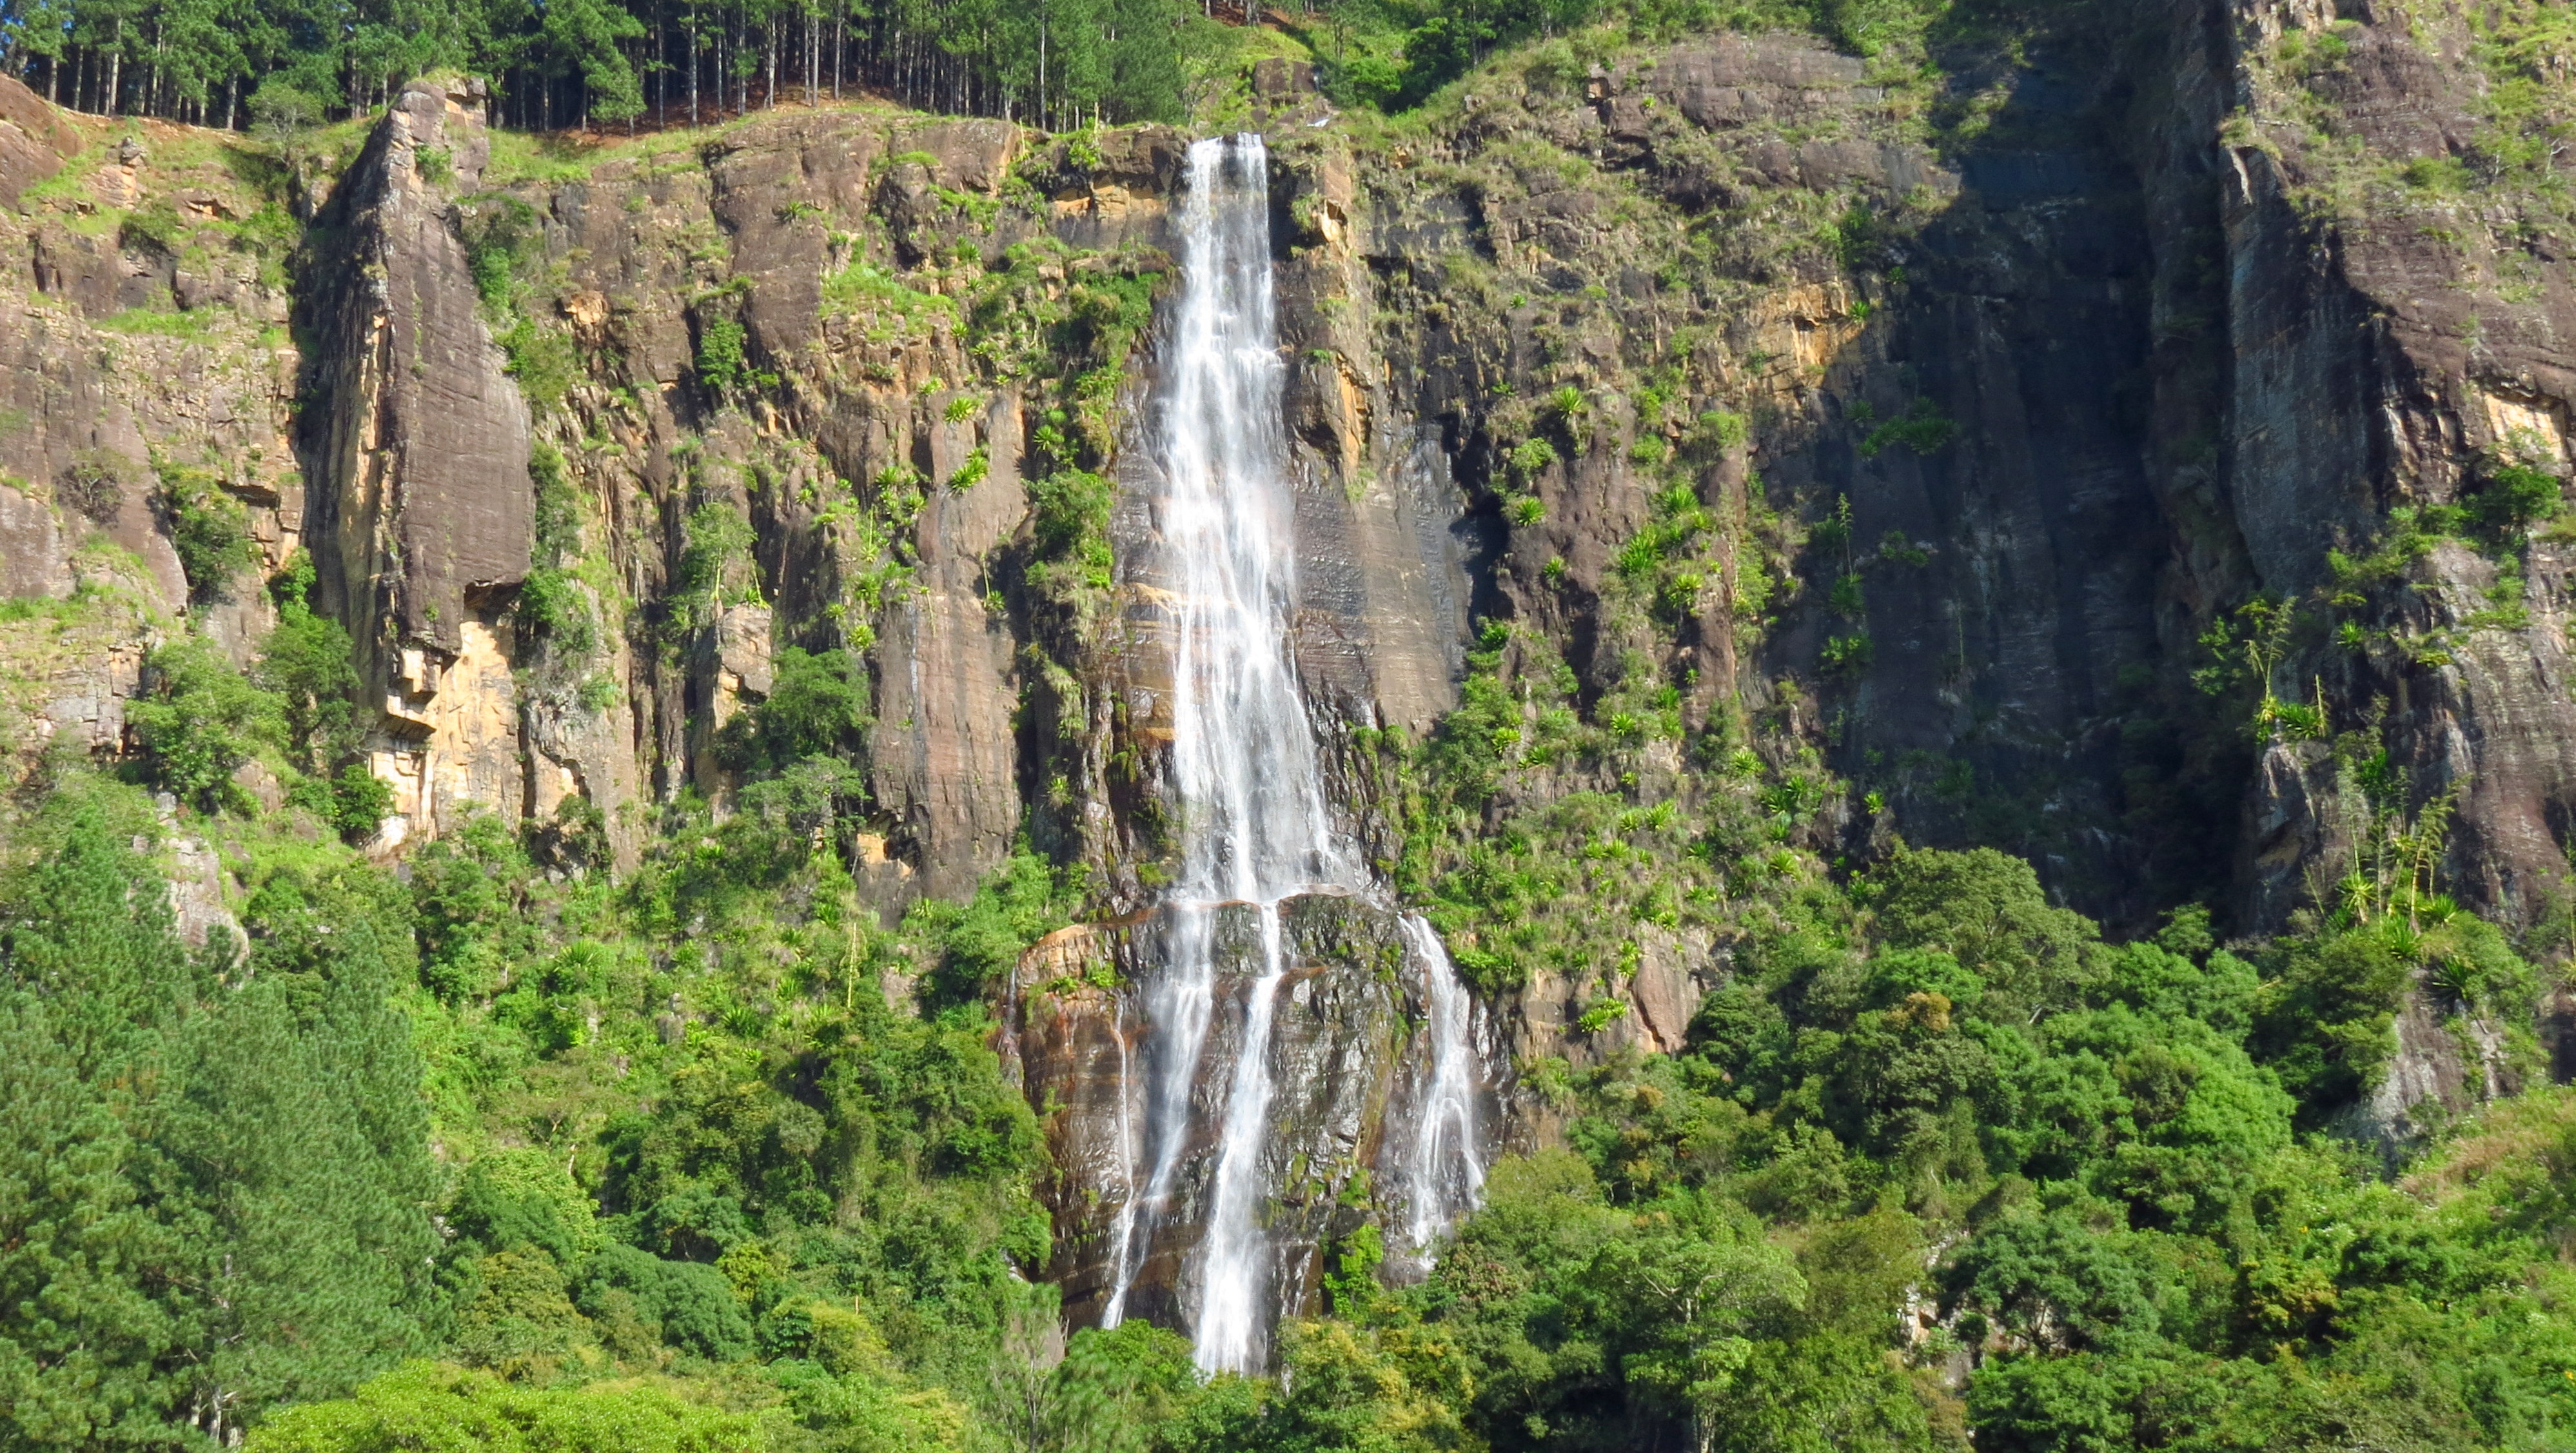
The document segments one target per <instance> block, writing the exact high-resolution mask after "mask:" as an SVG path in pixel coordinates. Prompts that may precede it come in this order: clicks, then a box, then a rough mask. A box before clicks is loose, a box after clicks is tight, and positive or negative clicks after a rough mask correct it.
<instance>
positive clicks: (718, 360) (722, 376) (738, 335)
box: [697, 317, 748, 393]
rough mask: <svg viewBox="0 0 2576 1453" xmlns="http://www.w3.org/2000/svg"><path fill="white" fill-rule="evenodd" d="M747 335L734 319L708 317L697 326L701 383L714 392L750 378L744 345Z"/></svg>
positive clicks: (735, 385) (720, 391)
mask: <svg viewBox="0 0 2576 1453" xmlns="http://www.w3.org/2000/svg"><path fill="white" fill-rule="evenodd" d="M747 342H748V335H746V334H745V333H744V332H743V328H742V324H740V323H738V322H736V321H734V320H733V319H731V318H721V317H719V318H709V319H707V320H706V321H705V322H703V323H701V324H699V325H698V358H697V370H698V382H699V384H700V385H702V386H703V387H705V388H706V389H707V390H708V391H709V392H711V393H723V392H725V391H726V390H728V389H732V388H736V387H738V386H740V385H741V384H742V383H743V381H744V380H745V378H746V377H748V365H747V363H746V362H745V356H744V347H745V344H746V343H747Z"/></svg>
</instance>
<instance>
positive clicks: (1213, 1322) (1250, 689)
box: [1101, 135, 1483, 1372]
mask: <svg viewBox="0 0 2576 1453" xmlns="http://www.w3.org/2000/svg"><path fill="white" fill-rule="evenodd" d="M1176 222H1177V231H1178V233H1179V241H1180V264H1181V289H1180V294H1179V297H1178V299H1177V300H1176V303H1175V307H1174V311H1173V314H1172V319H1171V330H1170V335H1169V347H1168V350H1167V352H1166V355H1165V359H1164V392H1163V396H1162V398H1161V401H1160V402H1161V408H1162V419H1161V432H1160V437H1159V440H1158V444H1159V447H1160V452H1161V460H1162V465H1163V473H1164V477H1165V481H1166V485H1165V489H1164V491H1163V494H1162V497H1161V498H1160V499H1159V500H1158V501H1157V502H1156V506H1155V508H1156V516H1155V526H1156V529H1157V532H1158V534H1159V535H1160V538H1161V546H1162V552H1163V555H1164V558H1166V559H1168V560H1169V561H1170V562H1172V566H1171V573H1172V576H1173V579H1172V581H1171V588H1172V592H1173V603H1172V605H1171V606H1170V615H1171V629H1172V656H1173V660H1172V693H1171V713H1172V755H1171V769H1170V785H1171V788H1172V794H1173V796H1174V797H1175V798H1176V799H1177V803H1178V807H1179V812H1178V817H1179V823H1180V833H1181V871H1180V873H1179V875H1178V877H1177V879H1176V881H1175V882H1174V884H1173V886H1172V888H1171V889H1170V891H1169V892H1168V893H1167V894H1166V895H1165V898H1164V910H1165V911H1164V922H1165V934H1164V939H1163V945H1164V963H1163V971H1162V972H1161V973H1160V974H1159V975H1158V976H1157V977H1156V979H1155V981H1154V983H1153V984H1152V986H1151V987H1150V989H1149V990H1148V991H1147V1012H1148V1015H1149V1017H1150V1022H1151V1026H1152V1036H1153V1037H1152V1043H1151V1051H1150V1053H1149V1054H1148V1055H1147V1057H1146V1058H1147V1060H1148V1065H1149V1068H1148V1071H1147V1072H1148V1073H1149V1074H1150V1075H1151V1076H1152V1083H1151V1084H1150V1085H1149V1086H1148V1087H1147V1092H1146V1095H1145V1102H1146V1107H1147V1119H1148V1123H1147V1129H1148V1132H1149V1138H1150V1141H1151V1144H1150V1154H1151V1156H1152V1163H1151V1164H1152V1169H1151V1174H1150V1175H1149V1176H1146V1177H1143V1178H1142V1179H1143V1180H1144V1187H1143V1195H1142V1197H1141V1198H1139V1197H1137V1196H1135V1195H1133V1194H1132V1191H1131V1194H1130V1196H1129V1197H1128V1201H1127V1204H1125V1205H1123V1206H1121V1208H1120V1210H1119V1212H1118V1215H1117V1217H1116V1218H1115V1220H1114V1221H1113V1224H1112V1228H1111V1235H1112V1236H1113V1237H1114V1238H1115V1239H1116V1241H1117V1243H1118V1244H1117V1246H1116V1248H1115V1251H1114V1256H1113V1262H1112V1277H1113V1281H1112V1285H1111V1288H1110V1293H1109V1297H1108V1299H1107V1301H1106V1302H1105V1303H1104V1305H1103V1308H1102V1313H1101V1322H1102V1324H1103V1325H1104V1326H1116V1325H1117V1324H1118V1322H1119V1321H1120V1320H1121V1319H1122V1318H1124V1317H1125V1315H1126V1306H1127V1298H1128V1294H1129V1292H1130V1291H1131V1290H1132V1289H1133V1286H1134V1284H1135V1281H1136V1278H1137V1276H1138V1275H1139V1273H1140V1271H1141V1270H1142V1268H1143V1266H1144V1263H1145V1261H1146V1260H1147V1257H1146V1255H1145V1253H1146V1251H1148V1250H1149V1249H1150V1248H1151V1245H1152V1238H1153V1237H1154V1235H1155V1233H1156V1232H1157V1231H1158V1230H1159V1229H1160V1224H1161V1223H1162V1221H1163V1220H1165V1219H1167V1217H1166V1213H1167V1211H1168V1209H1169V1206H1170V1202H1171V1199H1172V1197H1173V1196H1174V1194H1175V1193H1176V1191H1177V1190H1178V1188H1179V1183H1180V1179H1181V1174H1182V1171H1183V1168H1184V1165H1185V1162H1186V1161H1187V1159H1188V1154H1189V1151H1190V1141H1191V1133H1190V1132H1191V1120H1192V1115H1191V1108H1192V1107H1191V1102H1192V1096H1193V1091H1194V1090H1196V1089H1198V1088H1199V1082H1200V1079H1201V1077H1202V1075H1203V1074H1205V1073H1206V1071H1207V1067H1206V1066H1205V1065H1204V1064H1203V1063H1202V1059H1203V1056H1204V1054H1205V1051H1206V1048H1207V1044H1208V1038H1209V1029H1210V1025H1211V1022H1212V1021H1213V1020H1214V1019H1215V1017H1216V1012H1217V1008H1218V1003H1219V992H1220V986H1219V984H1218V981H1217V973H1216V971H1217V960H1218V958H1219V951H1218V949H1219V946H1218V943H1217V929H1218V924H1219V912H1218V910H1219V909H1220V908H1221V907H1223V906H1224V905H1229V904H1232V905H1249V906H1251V907H1252V908H1253V909H1254V910H1255V911H1256V913H1257V916H1258V925H1259V945H1258V947H1259V952H1260V962H1259V964H1258V966H1257V972H1256V973H1254V974H1252V975H1250V976H1248V980H1246V979H1237V980H1236V981H1235V983H1234V985H1229V986H1227V987H1226V993H1227V995H1228V996H1229V997H1228V1000H1227V1007H1228V1009H1229V1010H1231V1009H1232V1008H1233V1007H1234V1006H1233V1001H1232V999H1231V997H1230V996H1231V994H1232V993H1233V992H1235V985H1239V986H1240V989H1241V992H1243V994H1244V995H1245V997H1244V999H1243V1000H1242V1002H1241V1018H1240V1023H1241V1025H1242V1037H1241V1042H1240V1043H1239V1045H1237V1047H1236V1052H1235V1058H1234V1063H1233V1067H1232V1073H1231V1075H1230V1076H1228V1078H1227V1083H1226V1084H1225V1087H1224V1096H1225V1098H1224V1101H1223V1110H1222V1113H1221V1114H1220V1115H1218V1116H1216V1117H1215V1121H1216V1129H1217V1133H1218V1139H1217V1143H1216V1146H1215V1161H1216V1164H1215V1170H1214V1173H1213V1175H1212V1176H1211V1177H1210V1180H1209V1183H1208V1189H1207V1196H1206V1215H1205V1224H1204V1227H1203V1231H1202V1237H1201V1240H1200V1242H1199V1245H1198V1252H1199V1255H1198V1257H1197V1260H1196V1265H1195V1266H1194V1267H1193V1268H1191V1269H1190V1270H1188V1271H1185V1272H1184V1274H1183V1276H1182V1279H1181V1280H1182V1285H1181V1291H1182V1295H1183V1297H1184V1300H1185V1301H1188V1300H1191V1299H1192V1298H1193V1296H1194V1298H1195V1306H1194V1307H1193V1308H1192V1310H1191V1318H1190V1319H1191V1329H1192V1332H1193V1334H1194V1338H1195V1344H1196V1351H1197V1360H1198V1363H1199V1366H1200V1367H1202V1368H1204V1369H1208V1370H1211V1371H1215V1370H1229V1371H1239V1372H1253V1371H1258V1370H1260V1368H1261V1366H1262V1365H1263V1363H1264V1361H1265V1360H1266V1357H1267V1354H1268V1346H1267V1343H1268V1338H1269V1334H1270V1328H1271V1323H1272V1322H1273V1321H1274V1320H1275V1318H1276V1316H1277V1314H1278V1312H1279V1311H1280V1307H1279V1306H1278V1305H1277V1303H1278V1302H1279V1300H1280V1295H1281V1294H1280V1291H1279V1289H1278V1287H1277V1285H1276V1282H1277V1280H1278V1276H1277V1261H1278V1257H1277V1254H1276V1251H1275V1249H1274V1248H1273V1247H1272V1245H1271V1244H1270V1239H1269V1237H1268V1236H1267V1235H1266V1234H1265V1233H1264V1231H1263V1229H1262V1226H1261V1224H1260V1220H1261V1218H1260V1214H1259V1213H1260V1209H1261V1206H1262V1203H1263V1201H1264V1199H1265V1198H1266V1197H1267V1196H1268V1195H1269V1194H1270V1191H1271V1187H1270V1186H1269V1185H1268V1184H1267V1183H1266V1177H1265V1174H1264V1167H1263V1164H1262V1159H1263V1150H1264V1147H1265V1146H1266V1145H1267V1144H1268V1142H1269V1140H1270V1125H1269V1116H1270V1106H1271V1101H1272V1098H1273V1094H1274V1090H1275V1086H1274V1084H1273V1082H1272V1072H1271V1063H1270V1061H1271V1040H1272V1031H1273V1026H1274V1024H1275V1023H1276V1019H1277V1012H1278V1000H1279V997H1280V989H1281V986H1282V985H1283V983H1284V982H1285V980H1286V979H1287V976H1288V973H1289V970H1290V967H1291V964H1290V959H1289V953H1288V947H1287V944H1286V943H1285V941H1284V940H1285V935H1284V930H1283V925H1282V924H1281V921H1280V911H1279V904H1280V901H1281V900H1282V899H1285V898H1288V897H1291V896H1294V895H1297V894H1301V893H1312V892H1325V893H1347V894H1352V895H1357V896H1364V897H1375V896H1376V894H1375V892H1374V889H1373V887H1372V885H1371V884H1370V882H1369V879H1368V874H1367V871H1366V870H1365V868H1363V867H1362V865H1361V862H1360V859H1359V855H1358V853H1357V852H1356V851H1355V848H1354V845H1353V844H1352V843H1350V842H1349V841H1348V840H1347V839H1345V838H1343V837H1342V836H1341V835H1339V834H1337V833H1336V832H1335V831H1334V829H1333V825H1332V816H1331V813H1330V810H1329V808H1328V806H1327V803H1326V800H1325V791H1324V777H1323V771H1322V767H1321V764H1320V762H1319V760H1318V755H1317V751H1316V746H1315V737H1314V730H1313V728H1312V726H1311V725H1310V724H1309V722H1308V720H1307V716H1306V702H1305V694H1304V692H1303V691H1302V690H1301V688H1300V687H1299V685H1298V681H1297V674H1296V666H1295V657H1294V654H1293V652H1292V650H1291V647H1290V641H1289V631H1288V622H1289V616H1290V612H1291V611H1292V610H1293V608H1294V606H1295V601H1296V575H1295V560H1296V556H1295V551H1294V548H1293V544H1294V537H1293V515H1294V501H1293V499H1292V497H1291V495H1290V489H1289V477H1288V461H1287V458H1286V453H1285V447H1284V446H1285V434H1286V430H1285V426H1284V419H1283V415H1282V409H1281V395H1282V387H1283V384H1284V381H1285V380H1284V374H1285V367H1284V365H1283V363H1282V361H1281V359H1280V356H1279V350H1278V344H1277V335H1276V331H1275V327H1274V301H1273V297H1272V291H1271V270H1270V202H1269V158H1268V154H1267V152H1266V150H1265V148H1264V147H1263V145H1262V142H1261V138H1260V137H1258V136H1252V135H1243V136H1236V137H1232V138H1219V139H1211V140H1206V141H1200V142H1196V143H1194V144H1192V146H1191V147H1190V152H1189V178H1188V182H1187V189H1186V191H1185V192H1184V194H1183V196H1182V198H1181V205H1180V209H1179V214H1178V217H1177V219H1176ZM1405 931H1406V933H1407V935H1408V936H1413V935H1415V934H1417V933H1418V934H1419V936H1420V937H1419V940H1418V941H1427V942H1428V943H1429V944H1430V952H1429V953H1427V954H1424V955H1422V957H1423V959H1424V961H1425V963H1426V965H1430V966H1433V967H1431V968H1429V969H1427V972H1428V973H1429V975H1430V980H1431V988H1430V995H1431V1000H1432V1017H1433V1021H1434V1029H1435V1035H1434V1038H1435V1040H1438V1041H1439V1042H1440V1043H1441V1044H1442V1045H1443V1046H1444V1047H1443V1048H1442V1049H1440V1050H1438V1051H1435V1063H1434V1067H1433V1071H1432V1074H1431V1077H1430V1079H1431V1083H1432V1085H1433V1086H1434V1090H1433V1094H1434V1097H1435V1099H1438V1098H1439V1097H1441V1096H1444V1095H1445V1096H1446V1097H1447V1099H1445V1100H1442V1101H1441V1102H1440V1103H1441V1108H1438V1109H1427V1110H1426V1112H1425V1113H1426V1114H1427V1115H1432V1116H1436V1117H1437V1120H1438V1126H1439V1128H1438V1129H1437V1130H1436V1131H1434V1130H1432V1129H1430V1128H1429V1126H1428V1125H1426V1135H1427V1136H1429V1137H1430V1138H1431V1139H1432V1140H1433V1141H1434V1142H1435V1143H1433V1144H1430V1145H1428V1146H1426V1147H1423V1148H1421V1149H1418V1150H1417V1152H1416V1156H1417V1159H1422V1158H1425V1157H1429V1158H1437V1157H1438V1156H1440V1155H1442V1154H1444V1153H1450V1154H1459V1153H1463V1155H1464V1157H1465V1160H1466V1169H1465V1170H1464V1171H1463V1172H1461V1173H1459V1174H1456V1175H1445V1176H1444V1175H1442V1174H1440V1173H1439V1172H1437V1171H1432V1172H1430V1173H1429V1174H1427V1175H1426V1176H1419V1177H1416V1179H1417V1181H1418V1182H1419V1183H1420V1184H1421V1185H1422V1186H1423V1187H1426V1188H1427V1187H1432V1186H1437V1187H1439V1188H1440V1189H1439V1190H1438V1191H1436V1192H1433V1193H1431V1198H1430V1199H1426V1198H1425V1195H1424V1194H1423V1193H1421V1192H1418V1193H1417V1196H1416V1201H1417V1205H1416V1209H1415V1212H1414V1215H1415V1219H1416V1221H1417V1223H1420V1224H1421V1225H1422V1227H1423V1229H1422V1230H1421V1231H1420V1232H1418V1233H1417V1235H1418V1237H1421V1236H1428V1235H1431V1234H1436V1230H1437V1229H1438V1228H1437V1227H1434V1226H1432V1225H1431V1224H1430V1223H1428V1222H1424V1221H1423V1220H1422V1218H1423V1217H1424V1216H1426V1215H1429V1216H1433V1217H1435V1218H1448V1217H1452V1216H1454V1214H1455V1210H1456V1209H1457V1207H1458V1206H1459V1205H1462V1204H1465V1202H1461V1201H1458V1200H1457V1199H1456V1196H1454V1195H1452V1194H1451V1191H1452V1190H1453V1189H1458V1188H1463V1189H1458V1193H1459V1194H1463V1195H1464V1196H1466V1197H1468V1198H1472V1197H1473V1195H1474V1193H1475V1188H1476V1186H1477V1185H1478V1184H1480V1183H1481V1181H1482V1174H1483V1173H1482V1170H1481V1168H1480V1167H1477V1166H1476V1165H1475V1163H1474V1157H1475V1150H1474V1129H1475V1126H1474V1116H1475V1111H1474V1106H1473V1097H1474V1067H1473V1064H1472V1062H1471V1059H1470V1057H1469V1051H1468V1050H1467V1048H1466V1038H1465V1025H1466V1020H1467V1013H1468V1009H1467V1005H1466V1001H1465V994H1464V991H1463V990H1460V989H1459V988H1458V985H1457V980H1456V977H1455V975H1454V974H1452V973H1451V972H1449V963H1448V958H1447V956H1446V955H1445V954H1441V953H1440V952H1439V944H1438V940H1437V938H1436V937H1434V936H1433V935H1432V934H1431V932H1430V929H1429V927H1428V926H1427V925H1418V924H1417V922H1416V921H1415V920H1411V919H1408V920H1407V927H1406V930H1405ZM1444 995H1445V996H1446V997H1445V998H1444V997H1443V996H1444ZM1229 1022H1233V1021H1232V1020H1231V1019H1229ZM1450 1037H1454V1038H1455V1039H1456V1041H1457V1043H1456V1046H1455V1048H1454V1051H1453V1050H1452V1049H1451V1048H1449V1047H1447V1039H1448V1038H1450ZM1453 1135H1454V1136H1455V1137H1456V1138H1455V1139H1454V1141H1453V1140H1452V1139H1451V1137H1452V1136H1453ZM1424 1164H1425V1165H1426V1167H1427V1166H1428V1165H1429V1161H1428V1160H1425V1161H1424ZM1129 1165H1130V1169H1129V1173H1128V1183H1129V1185H1130V1187H1131V1188H1132V1187H1133V1186H1134V1184H1135V1182H1136V1181H1137V1180H1138V1179H1139V1178H1138V1177H1137V1176H1136V1175H1135V1174H1134V1172H1133V1162H1132V1160H1131V1161H1130V1163H1129ZM1140 1199H1141V1205H1140V1204H1139V1202H1140ZM1444 1224H1445V1219H1444Z"/></svg>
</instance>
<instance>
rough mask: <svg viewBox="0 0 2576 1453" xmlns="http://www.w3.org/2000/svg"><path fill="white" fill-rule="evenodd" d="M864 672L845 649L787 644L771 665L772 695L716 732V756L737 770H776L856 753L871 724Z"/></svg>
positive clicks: (747, 708) (727, 765) (770, 689)
mask: <svg viewBox="0 0 2576 1453" xmlns="http://www.w3.org/2000/svg"><path fill="white" fill-rule="evenodd" d="M868 700H869V688H868V681H867V677H866V675H865V673H864V671H863V670H862V669H861V667H860V665H859V663H858V662H857V661H856V660H854V659H852V657H851V656H850V654H849V653H848V652H846V651H841V650H830V651H820V652H808V651H806V650H803V649H802V648H800V647H796V646H788V647H785V648H784V649H782V650H780V651H779V652H778V656H777V659H776V660H775V661H774V662H773V663H772V677H771V683H770V688H769V695H768V696H767V697H765V698H763V699H762V700H761V701H759V702H757V703H755V704H754V705H751V706H748V707H745V708H744V709H743V710H742V711H741V712H740V713H738V714H736V715H735V716H734V718H733V719H732V720H730V721H728V722H726V723H725V725H724V730H723V731H721V732H719V733H717V735H716V760H717V761H719V762H721V763H722V764H723V765H724V766H726V767H728V768H730V769H732V770H734V771H737V772H776V771H779V770H781V769H783V768H785V767H787V766H789V765H792V764H794V763H796V762H800V761H803V760H804V759H806V758H808V757H814V756H826V755H836V754H854V753H857V752H858V751H860V750H861V741H862V738H863V737H864V735H865V733H866V731H867V728H868V724H869V723H868Z"/></svg>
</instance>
